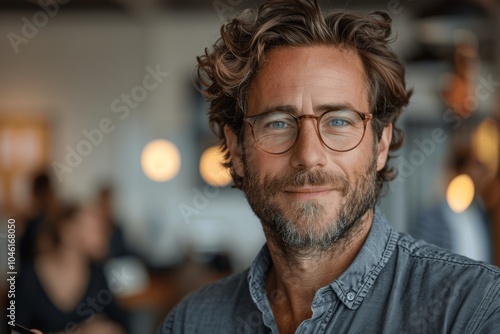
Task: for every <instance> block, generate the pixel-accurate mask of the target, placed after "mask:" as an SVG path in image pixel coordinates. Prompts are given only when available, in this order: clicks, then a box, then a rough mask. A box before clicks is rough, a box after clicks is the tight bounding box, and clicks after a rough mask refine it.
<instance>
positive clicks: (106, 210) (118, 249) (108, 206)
mask: <svg viewBox="0 0 500 334" xmlns="http://www.w3.org/2000/svg"><path fill="white" fill-rule="evenodd" d="M97 209H99V210H100V212H101V214H102V217H103V220H104V222H105V224H106V226H107V228H108V229H109V233H110V238H109V252H108V257H109V258H116V257H123V256H135V257H137V254H135V252H133V251H132V250H131V249H130V247H129V245H128V244H127V241H126V238H125V232H124V231H123V228H122V226H121V225H120V223H119V222H118V221H117V220H116V218H115V216H114V212H113V189H112V188H111V187H102V188H100V189H99V193H98V198H97Z"/></svg>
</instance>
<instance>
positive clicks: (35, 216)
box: [19, 172, 58, 267]
mask: <svg viewBox="0 0 500 334" xmlns="http://www.w3.org/2000/svg"><path fill="white" fill-rule="evenodd" d="M57 208H58V201H57V198H56V195H55V191H54V188H53V186H52V183H51V180H50V178H49V175H48V174H47V173H46V172H42V173H39V174H37V175H35V177H34V178H33V183H32V209H31V212H30V215H29V217H28V218H27V219H26V220H25V222H24V231H22V235H21V237H20V239H19V255H20V262H21V267H22V264H23V263H24V262H26V261H32V260H33V258H34V257H35V254H36V252H37V250H36V240H37V236H38V234H39V232H40V230H41V229H42V228H43V225H44V224H47V223H50V221H51V219H52V218H53V216H54V214H55V212H57Z"/></svg>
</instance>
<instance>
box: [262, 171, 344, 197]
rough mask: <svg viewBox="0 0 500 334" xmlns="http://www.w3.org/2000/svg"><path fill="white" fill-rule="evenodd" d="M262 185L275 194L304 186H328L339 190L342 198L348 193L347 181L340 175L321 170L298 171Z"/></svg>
mask: <svg viewBox="0 0 500 334" xmlns="http://www.w3.org/2000/svg"><path fill="white" fill-rule="evenodd" d="M265 181H267V182H265V183H264V184H265V185H266V187H267V188H268V189H269V192H270V193H276V192H278V191H282V190H284V189H287V188H297V187H304V186H330V187H332V188H333V189H336V190H339V191H340V192H341V193H342V195H343V196H345V195H346V194H347V193H348V191H349V181H348V180H347V179H346V178H345V177H343V176H342V175H339V174H335V173H328V172H326V171H323V170H316V171H298V172H297V173H294V174H291V175H285V176H281V177H274V178H272V179H271V180H265Z"/></svg>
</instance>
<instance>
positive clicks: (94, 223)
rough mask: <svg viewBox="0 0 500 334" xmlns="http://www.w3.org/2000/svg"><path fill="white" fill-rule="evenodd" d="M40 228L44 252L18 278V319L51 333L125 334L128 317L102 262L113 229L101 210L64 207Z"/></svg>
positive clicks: (26, 324)
mask: <svg viewBox="0 0 500 334" xmlns="http://www.w3.org/2000/svg"><path fill="white" fill-rule="evenodd" d="M41 232H42V233H41V234H40V238H39V240H38V241H39V248H38V247H37V248H38V249H40V250H41V251H40V252H39V253H38V254H37V255H36V257H35V258H34V261H33V262H30V263H27V264H25V265H24V266H23V269H22V273H21V275H20V276H19V278H18V282H16V283H17V285H18V290H17V291H18V294H17V296H16V309H17V321H18V322H19V323H20V324H22V325H24V326H26V327H29V328H38V329H40V330H42V331H43V332H51V333H52V332H67V333H72V332H75V333H76V332H78V333H81V334H88V333H93V334H100V333H106V334H122V333H126V332H127V327H128V326H127V315H126V313H125V312H124V311H123V310H121V309H120V308H119V307H118V305H117V304H116V303H115V301H114V298H113V294H112V292H111V290H110V289H109V287H108V284H107V282H106V279H105V276H104V272H103V269H102V267H101V265H100V264H99V261H100V260H102V259H103V258H104V257H105V256H106V255H107V253H108V242H109V229H108V228H107V226H106V224H104V223H103V221H102V219H101V217H100V215H99V213H98V211H97V210H96V209H94V208H91V207H87V208H83V209H82V208H78V207H76V206H68V207H65V208H63V209H62V210H61V212H60V213H59V214H58V215H57V216H56V218H55V219H54V221H52V222H51V223H50V224H46V228H45V230H44V231H41Z"/></svg>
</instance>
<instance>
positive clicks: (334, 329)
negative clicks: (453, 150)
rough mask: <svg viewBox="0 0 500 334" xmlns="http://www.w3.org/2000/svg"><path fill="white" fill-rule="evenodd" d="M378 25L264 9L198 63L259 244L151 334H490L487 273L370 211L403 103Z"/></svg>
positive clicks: (492, 281) (398, 141)
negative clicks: (244, 262)
mask: <svg viewBox="0 0 500 334" xmlns="http://www.w3.org/2000/svg"><path fill="white" fill-rule="evenodd" d="M390 41H391V18H390V16H389V15H388V14H387V13H385V12H375V13H371V14H364V13H360V12H354V11H347V10H337V11H333V12H332V13H330V14H329V15H328V16H327V17H324V16H323V14H322V12H321V9H320V7H319V5H318V3H317V1H313V0H309V1H307V0H274V1H266V2H265V3H264V4H263V5H262V6H261V7H259V9H258V10H245V11H242V12H240V13H239V15H237V17H236V18H234V19H233V20H231V21H230V22H229V23H227V24H224V25H223V27H222V28H221V38H220V39H218V41H217V42H216V43H215V45H214V46H213V47H212V49H210V50H209V49H206V50H205V54H204V55H203V56H201V57H199V58H198V65H199V68H198V75H199V79H200V82H201V83H202V85H203V87H204V91H203V93H204V96H205V98H206V99H207V100H208V101H209V102H210V110H209V117H210V123H211V126H212V129H214V131H215V133H216V135H217V136H218V137H219V139H220V140H221V142H222V148H223V150H224V152H225V154H226V159H227V160H226V166H227V167H229V168H230V171H231V175H232V177H233V181H234V184H235V187H238V188H240V189H242V190H243V192H244V193H245V195H246V197H247V200H248V202H249V204H250V206H251V207H252V209H253V211H254V212H255V214H256V215H257V217H259V219H260V221H261V223H262V226H263V230H264V234H265V236H266V240H267V243H266V244H265V245H264V247H263V248H262V250H261V252H260V253H259V254H258V255H257V257H256V259H255V260H254V262H253V263H252V265H251V266H250V268H249V269H248V270H246V271H244V272H242V273H239V274H235V275H232V276H230V277H228V278H225V279H223V280H221V281H218V282H216V283H213V284H210V285H208V286H205V287H203V288H201V289H200V290H198V291H197V292H194V293H192V294H190V295H189V296H188V297H186V298H185V299H184V300H183V301H181V302H180V303H179V304H178V305H177V306H176V307H175V308H174V309H173V310H172V311H171V312H170V313H169V315H168V316H167V318H166V319H165V321H164V323H163V325H162V326H160V328H159V330H158V333H160V334H169V333H189V334H194V333H200V334H201V333H204V334H205V333H319V332H321V333H498V332H499V331H500V270H499V269H498V268H496V267H493V266H489V265H486V264H483V263H479V262H475V261H473V260H471V259H468V258H465V257H462V256H459V255H456V254H453V253H451V252H449V251H446V250H443V249H440V248H437V247H435V246H432V245H429V244H426V243H424V242H422V241H417V240H415V239H413V238H411V237H410V236H409V235H407V234H402V233H399V232H397V231H396V230H394V229H393V228H392V227H391V226H390V225H389V223H388V221H387V219H386V218H385V217H384V215H383V213H382V212H381V211H380V209H379V208H378V207H376V201H377V199H378V197H379V194H380V191H381V190H382V186H383V185H384V184H386V182H388V181H390V180H392V179H394V177H395V172H394V171H393V170H391V168H390V167H389V166H388V165H387V160H388V159H389V158H390V156H389V153H390V152H391V151H393V150H395V149H397V148H399V147H400V146H401V145H402V140H403V133H402V131H401V129H399V128H398V127H397V126H396V120H397V119H398V116H399V115H400V113H401V112H402V111H403V109H404V108H405V107H406V105H407V104H408V102H409V98H410V95H411V92H410V91H408V90H407V89H406V83H405V69H404V66H403V65H402V63H401V62H400V60H399V59H398V58H397V56H396V55H395V53H394V52H393V51H392V50H391V49H390V48H389V42H390Z"/></svg>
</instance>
